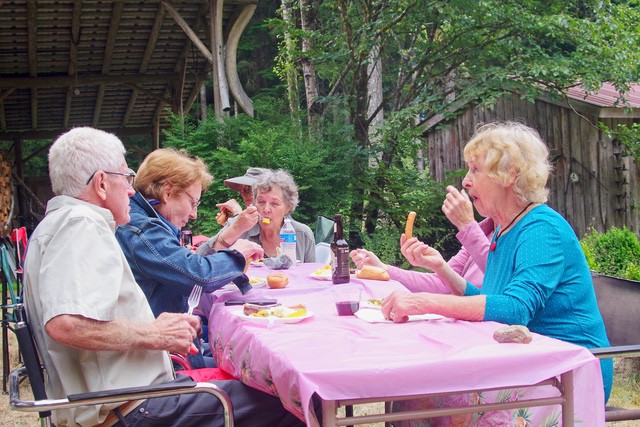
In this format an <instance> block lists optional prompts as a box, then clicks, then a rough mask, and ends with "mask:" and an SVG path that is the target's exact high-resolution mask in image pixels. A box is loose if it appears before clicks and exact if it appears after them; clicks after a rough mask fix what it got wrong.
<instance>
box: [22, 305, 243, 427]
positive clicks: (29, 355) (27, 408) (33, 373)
mask: <svg viewBox="0 0 640 427" xmlns="http://www.w3.org/2000/svg"><path fill="white" fill-rule="evenodd" d="M16 314H17V316H18V319H17V322H16V324H15V325H14V331H15V333H16V336H17V338H18V345H19V347H20V352H21V353H22V357H23V359H24V366H22V367H20V368H17V369H15V370H14V371H12V372H11V375H10V377H9V402H10V405H11V409H14V410H16V411H23V412H38V413H39V415H40V418H41V419H42V420H44V423H45V425H51V419H50V416H51V411H55V410H58V409H65V408H75V407H79V406H87V405H98V404H107V403H120V402H122V403H124V402H127V401H130V400H142V399H150V398H154V397H164V396H172V395H178V394H192V393H208V394H211V395H213V396H215V397H216V398H217V399H218V400H220V403H221V404H222V407H223V408H224V423H225V426H226V427H233V409H232V404H231V399H230V398H229V396H228V394H227V393H226V392H225V391H224V390H222V389H221V388H219V387H218V386H216V385H215V384H213V383H198V382H195V381H191V382H184V383H180V384H173V383H168V384H157V385H152V386H143V387H130V388H122V389H115V390H105V391H99V392H92V393H81V394H72V395H68V396H67V397H66V398H63V399H49V398H48V397H47V394H46V390H45V381H44V378H45V373H44V368H43V366H42V364H41V363H40V358H39V356H38V349H37V346H36V344H35V341H34V339H33V335H32V333H31V330H30V328H29V325H28V324H27V321H26V318H25V316H24V307H23V306H19V307H17V310H16ZM25 379H28V380H29V383H30V385H31V390H32V392H33V395H34V400H23V399H21V398H20V384H21V383H22V381H24V380H25Z"/></svg>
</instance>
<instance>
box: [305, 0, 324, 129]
mask: <svg viewBox="0 0 640 427" xmlns="http://www.w3.org/2000/svg"><path fill="white" fill-rule="evenodd" d="M314 6H315V5H314V3H313V1H312V0H300V23H301V26H302V30H303V31H304V32H305V33H312V32H313V31H315V30H316V28H317V22H316V11H315V8H314ZM312 49H313V45H312V44H311V40H310V39H309V38H308V37H305V36H303V37H302V58H301V65H302V76H303V78H304V89H305V94H306V97H307V111H308V124H309V132H310V135H314V134H317V122H318V113H320V109H319V108H318V106H317V105H315V102H316V100H317V99H318V80H317V78H316V70H315V67H314V65H313V63H312V62H311V60H310V59H309V57H308V56H307V53H308V52H310V51H311V50H312Z"/></svg>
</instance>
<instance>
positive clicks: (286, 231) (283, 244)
mask: <svg viewBox="0 0 640 427" xmlns="http://www.w3.org/2000/svg"><path fill="white" fill-rule="evenodd" d="M280 249H282V254H283V255H286V256H288V257H289V258H291V261H292V262H293V263H294V264H295V263H296V230H295V229H294V228H293V225H292V224H291V218H288V217H287V218H285V219H284V225H283V226H282V228H281V229H280Z"/></svg>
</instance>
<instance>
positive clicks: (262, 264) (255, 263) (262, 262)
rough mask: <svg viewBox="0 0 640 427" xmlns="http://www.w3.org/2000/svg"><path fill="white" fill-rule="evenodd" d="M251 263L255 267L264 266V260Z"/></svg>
mask: <svg viewBox="0 0 640 427" xmlns="http://www.w3.org/2000/svg"><path fill="white" fill-rule="evenodd" d="M251 265H253V266H254V267H264V261H251Z"/></svg>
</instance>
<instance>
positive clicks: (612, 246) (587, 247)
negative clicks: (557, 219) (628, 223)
mask: <svg viewBox="0 0 640 427" xmlns="http://www.w3.org/2000/svg"><path fill="white" fill-rule="evenodd" d="M580 245H581V246H582V250H583V251H584V254H585V256H586V258H587V263H588V264H589V268H590V269H591V270H593V271H596V272H598V273H602V274H607V275H610V276H616V277H622V278H625V279H630V280H640V241H638V237H637V236H636V235H635V233H634V232H632V231H631V230H629V229H628V228H626V227H623V228H617V227H612V228H611V229H609V230H608V231H606V232H604V233H599V232H597V231H595V230H591V232H589V233H588V234H586V235H585V236H584V237H583V238H582V240H580Z"/></svg>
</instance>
